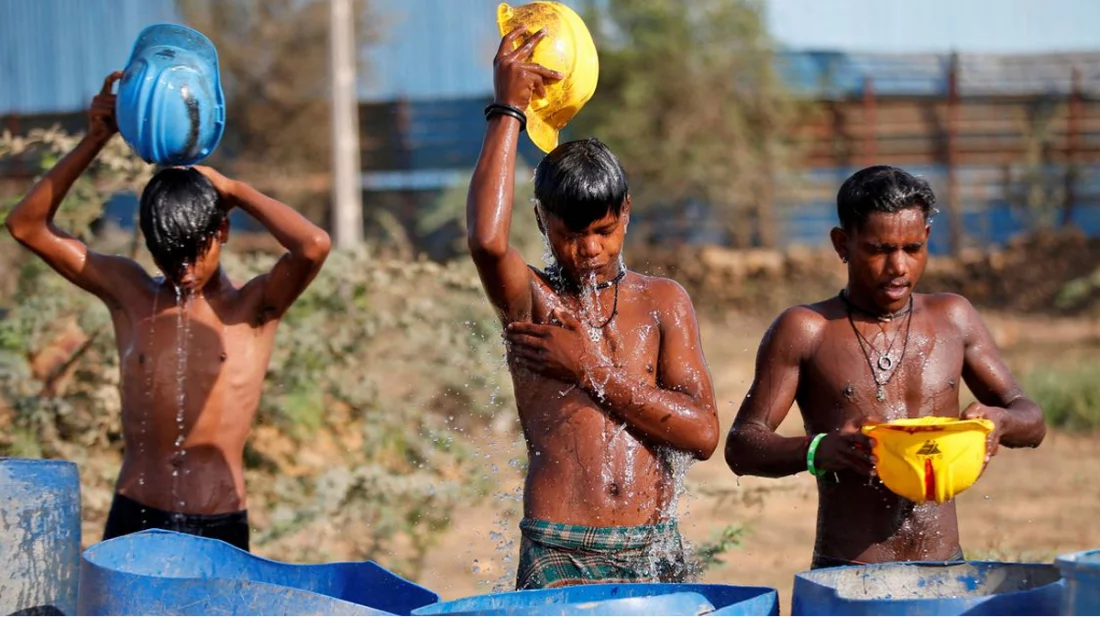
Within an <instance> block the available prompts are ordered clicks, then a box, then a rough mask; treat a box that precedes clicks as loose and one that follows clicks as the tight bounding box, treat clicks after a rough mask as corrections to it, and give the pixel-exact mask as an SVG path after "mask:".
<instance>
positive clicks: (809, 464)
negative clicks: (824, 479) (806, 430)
mask: <svg viewBox="0 0 1100 617" xmlns="http://www.w3.org/2000/svg"><path fill="white" fill-rule="evenodd" d="M822 439H825V433H818V435H817V436H816V437H814V439H813V441H811V442H810V447H809V448H807V449H806V469H807V471H809V472H810V473H812V474H813V475H815V476H817V477H819V478H820V477H821V476H823V475H825V470H823V469H818V468H817V467H815V466H814V458H815V457H816V456H817V447H818V446H820V445H821V440H822Z"/></svg>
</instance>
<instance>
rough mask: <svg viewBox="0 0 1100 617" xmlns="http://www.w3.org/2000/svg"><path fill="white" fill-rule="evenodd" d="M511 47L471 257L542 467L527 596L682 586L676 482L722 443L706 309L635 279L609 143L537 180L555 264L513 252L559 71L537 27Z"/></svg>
mask: <svg viewBox="0 0 1100 617" xmlns="http://www.w3.org/2000/svg"><path fill="white" fill-rule="evenodd" d="M522 34H523V31H522V30H516V31H514V32H511V33H509V34H508V35H506V36H505V37H504V39H503V41H502V42H501V46H500V50H499V51H498V52H497V55H496V59H495V62H494V66H495V77H494V81H495V90H496V100H495V102H496V103H498V104H502V105H508V106H511V107H512V108H514V110H513V112H512V113H513V115H508V114H504V113H490V116H489V119H488V129H487V131H486V136H485V142H484V145H483V147H482V151H481V157H480V159H479V160H478V164H477V168H476V169H475V171H474V175H473V182H472V184H471V187H470V194H469V199H468V202H467V220H468V223H469V232H468V233H469V237H468V241H469V248H470V253H471V255H472V257H473V260H474V263H475V264H476V265H477V269H478V272H479V273H480V275H481V280H482V283H483V285H484V287H485V292H486V294H487V295H488V297H489V300H490V302H491V303H492V304H493V306H494V307H495V308H496V310H497V312H498V314H499V316H500V319H501V321H502V322H503V323H504V324H505V326H506V328H505V330H506V333H505V338H506V343H507V345H508V349H509V353H508V360H509V367H510V369H511V373H512V381H513V385H514V387H515V392H516V399H517V404H518V407H519V416H520V421H521V424H522V427H523V432H524V436H525V438H526V441H527V454H528V459H529V464H530V466H529V469H528V472H527V479H526V485H525V490H524V505H523V507H524V519H523V521H522V522H521V523H520V529H521V531H522V534H523V540H522V544H521V548H520V563H519V572H518V576H517V581H516V587H517V588H518V589H534V588H543V587H556V586H562V585H570V584H581V583H597V582H614V581H657V580H665V581H678V580H682V578H683V576H684V573H683V570H684V566H683V556H682V545H681V541H680V537H679V533H678V531H677V528H676V522H675V514H676V512H675V505H676V504H675V496H676V495H675V491H674V488H675V487H674V484H675V481H674V477H673V475H674V473H675V468H676V467H677V466H684V465H686V464H687V462H688V460H689V459H690V458H696V459H706V458H708V457H710V455H711V454H712V453H713V452H714V449H715V448H716V447H717V442H718V419H717V415H716V413H715V404H714V392H713V387H712V386H711V381H710V375H709V374H708V370H707V366H706V363H705V360H704V358H703V353H702V347H701V345H700V341H699V329H698V324H697V322H696V318H695V312H694V309H693V307H692V304H691V300H690V299H689V298H688V295H687V293H686V292H685V291H684V290H683V288H682V287H680V286H679V285H677V284H676V283H674V282H672V281H670V280H667V279H660V278H654V277H647V276H642V275H640V274H637V273H634V272H629V271H627V270H626V269H625V267H624V266H623V263H622V260H621V257H620V252H621V250H622V245H623V238H624V235H625V233H626V226H627V221H628V220H629V217H630V197H629V195H628V192H627V183H626V176H625V174H624V173H623V170H622V168H621V167H620V166H619V162H618V160H617V159H616V158H615V156H614V155H612V154H611V152H610V151H609V150H608V149H607V147H606V146H604V145H603V144H602V143H600V142H598V141H596V140H594V139H593V140H586V141H576V142H570V143H565V144H562V145H560V146H558V147H557V148H556V149H555V150H554V151H553V152H551V153H550V154H549V155H548V156H546V158H544V159H543V161H542V162H541V163H540V164H539V165H538V167H537V169H536V171H535V197H536V201H537V204H536V206H535V212H536V215H537V216H538V220H539V226H540V229H541V230H542V232H543V234H544V235H545V237H546V239H547V242H548V244H549V246H550V249H551V252H552V254H553V258H554V264H553V265H551V266H550V267H549V268H548V269H547V271H545V272H542V271H539V270H536V269H534V268H532V267H529V266H528V265H527V264H526V263H525V262H524V260H523V258H522V256H521V255H520V254H519V252H518V251H517V250H516V249H515V248H514V247H512V246H510V245H509V242H508V233H509V228H510V226H511V219H512V210H511V208H512V196H513V188H514V180H515V164H516V144H517V139H518V138H519V134H520V131H521V127H522V124H521V120H520V119H519V118H517V117H516V116H519V117H520V118H522V117H524V116H523V113H522V111H520V110H523V109H525V108H526V107H527V104H528V101H529V100H530V98H531V95H532V93H533V92H536V91H540V90H541V89H542V88H543V87H544V85H545V84H546V83H548V82H550V81H551V80H555V79H560V77H561V76H560V75H558V74H556V73H554V72H553V71H550V70H547V69H546V68H544V67H541V66H538V65H535V64H531V63H529V57H530V55H531V51H532V49H533V48H534V46H535V45H536V44H537V43H538V42H539V41H540V40H541V39H542V38H543V37H544V34H543V33H541V32H540V33H539V34H537V35H535V36H533V37H531V38H530V39H529V40H527V41H526V43H525V44H524V45H522V46H521V47H519V48H518V49H516V50H515V51H513V47H514V45H515V42H516V41H517V40H519V39H520V37H521V35H522Z"/></svg>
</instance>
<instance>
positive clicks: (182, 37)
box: [129, 24, 221, 81]
mask: <svg viewBox="0 0 1100 617" xmlns="http://www.w3.org/2000/svg"><path fill="white" fill-rule="evenodd" d="M156 47H171V48H176V49H179V50H181V51H185V52H188V53H191V54H194V55H195V56H196V57H197V59H198V60H200V61H201V62H205V63H207V64H208V65H209V66H210V68H211V69H213V74H214V76H215V79H218V80H219V81H220V79H221V76H220V74H219V70H218V50H217V49H216V48H215V47H214V43H212V42H211V41H210V39H208V38H206V35H204V34H203V33H201V32H199V31H198V30H195V29H192V28H188V27H187V26H181V25H179V24H153V25H151V26H149V27H147V28H145V29H144V30H142V31H141V34H139V35H138V38H137V40H136V41H134V48H133V50H132V51H131V52H130V60H129V62H133V61H134V59H135V58H140V57H141V56H143V55H145V54H146V53H148V52H149V50H151V49H153V48H156Z"/></svg>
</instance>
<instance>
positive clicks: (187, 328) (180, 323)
mask: <svg viewBox="0 0 1100 617" xmlns="http://www.w3.org/2000/svg"><path fill="white" fill-rule="evenodd" d="M175 289H176V307H177V312H176V388H177V390H176V428H177V429H178V431H179V434H178V435H177V436H176V441H175V446H176V455H175V460H174V461H173V464H174V465H175V466H176V469H173V470H172V496H173V498H174V500H175V502H176V504H177V505H178V506H179V510H180V511H183V510H184V508H186V506H187V502H186V501H185V500H183V499H181V498H180V491H179V483H180V480H179V470H180V469H181V468H183V467H184V457H185V456H186V455H187V450H185V449H184V448H183V442H184V438H185V432H184V428H185V427H184V419H185V416H184V412H185V410H186V405H187V388H186V381H187V356H188V349H189V346H190V339H191V315H190V309H191V306H192V304H193V302H194V298H193V296H192V294H191V293H189V292H185V291H184V290H183V289H181V288H180V287H179V286H176V287H175Z"/></svg>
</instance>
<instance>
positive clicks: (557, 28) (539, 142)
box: [497, 1, 600, 153]
mask: <svg viewBox="0 0 1100 617" xmlns="http://www.w3.org/2000/svg"><path fill="white" fill-rule="evenodd" d="M497 26H498V27H499V28H500V34H501V36H503V35H505V34H507V33H509V32H511V31H512V30H515V29H516V28H519V27H521V26H522V27H523V28H525V29H526V30H527V33H528V35H532V34H534V33H536V32H538V31H539V30H546V38H544V39H543V40H542V41H540V42H539V43H538V44H537V45H536V46H535V50H534V53H533V54H532V56H531V60H530V61H531V62H533V63H535V64H539V65H542V66H544V67H546V68H548V69H551V70H554V71H557V72H559V73H561V74H562V75H564V76H565V78H564V79H562V80H560V81H557V82H554V83H548V84H547V85H546V88H545V96H542V97H539V96H536V97H534V98H532V99H531V103H530V104H529V105H528V107H527V109H526V110H525V111H526V114H527V134H528V135H529V136H530V137H531V141H533V142H534V143H535V145H536V146H538V147H539V149H540V150H542V151H543V152H547V153H549V152H550V151H551V150H553V149H554V148H556V147H557V145H558V132H559V131H561V129H562V128H564V127H565V125H566V124H567V123H568V122H569V121H570V120H572V119H573V117H574V116H575V115H577V112H578V111H580V110H581V108H582V107H584V104H585V103H587V102H588V99H590V98H592V94H593V93H595V92H596V82H597V80H598V79H599V74H600V65H599V59H598V58H597V55H596V45H595V43H593V42H592V36H591V35H590V34H589V32H588V27H587V26H585V24H584V21H583V20H582V19H581V18H580V16H579V15H577V13H576V12H574V11H573V9H571V8H569V7H567V6H565V5H564V4H561V3H560V2H545V1H539V2H531V3H529V4H524V5H522V6H517V7H514V8H513V7H511V6H508V4H506V3H502V4H501V5H500V6H498V7H497ZM523 43H524V41H523V40H518V41H516V45H515V46H516V47H517V48H518V47H520V46H521V45H523Z"/></svg>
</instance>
